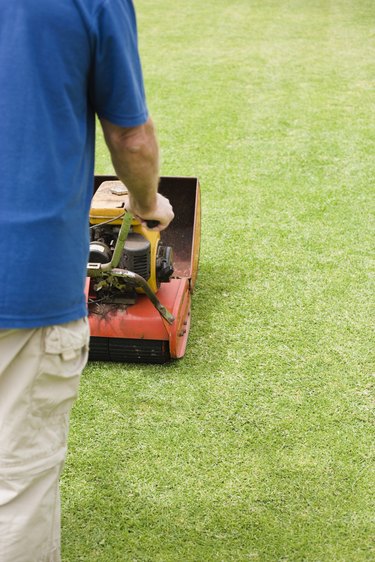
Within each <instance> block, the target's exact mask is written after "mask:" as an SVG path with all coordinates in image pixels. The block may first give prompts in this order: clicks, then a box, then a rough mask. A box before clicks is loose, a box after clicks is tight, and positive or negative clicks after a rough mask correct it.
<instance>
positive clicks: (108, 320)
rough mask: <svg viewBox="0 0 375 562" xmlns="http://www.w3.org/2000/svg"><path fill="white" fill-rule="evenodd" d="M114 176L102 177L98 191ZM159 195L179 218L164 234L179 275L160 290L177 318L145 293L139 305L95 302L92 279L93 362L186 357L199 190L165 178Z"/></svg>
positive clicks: (162, 299) (186, 181) (187, 181)
mask: <svg viewBox="0 0 375 562" xmlns="http://www.w3.org/2000/svg"><path fill="white" fill-rule="evenodd" d="M113 179H116V178H115V177H113V176H97V177H96V178H95V189H97V188H98V187H99V185H100V184H101V183H102V182H104V181H107V180H113ZM159 191H160V193H162V194H163V195H165V196H166V197H167V198H168V199H169V200H170V202H171V204H172V206H173V209H174V212H175V219H174V220H173V221H172V223H171V224H170V226H169V227H168V229H167V230H165V231H162V233H161V238H162V240H163V242H165V243H166V244H168V245H170V246H171V247H172V248H173V253H174V261H173V264H174V274H173V278H172V279H171V280H170V281H169V282H168V283H161V285H160V288H159V290H158V291H157V297H158V299H159V300H160V302H161V303H162V304H163V305H164V306H165V307H166V308H167V309H168V310H169V311H170V312H171V313H172V314H173V316H174V317H175V321H174V322H173V323H172V324H169V323H168V322H167V321H166V320H165V319H164V318H162V316H161V315H160V313H159V312H158V311H157V310H156V308H155V307H154V305H153V304H152V303H151V301H150V300H149V298H148V297H147V296H146V295H142V294H139V295H137V299H136V302H135V303H134V304H120V303H113V304H101V303H100V301H98V302H97V303H96V302H92V301H91V299H90V282H91V280H90V278H88V279H87V285H86V293H87V299H88V303H89V304H88V308H89V322H90V329H91V341H90V356H89V359H90V360H92V361H119V362H137V363H165V362H167V361H169V360H170V359H175V358H181V357H183V355H184V353H185V350H186V344H187V339H188V334H189V328H190V318H191V293H192V291H193V288H194V285H195V281H196V277H197V272H198V271H197V270H198V259H199V245H200V189H199V182H198V180H197V179H196V178H178V177H163V178H161V183H160V187H159Z"/></svg>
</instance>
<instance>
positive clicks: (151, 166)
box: [102, 119, 159, 214]
mask: <svg viewBox="0 0 375 562" xmlns="http://www.w3.org/2000/svg"><path fill="white" fill-rule="evenodd" d="M102 125H103V130H104V135H105V139H106V142H107V145H108V148H109V150H110V154H111V158H112V163H113V167H114V169H115V171H116V174H117V175H118V177H119V179H120V180H121V181H122V182H123V183H124V184H125V185H126V186H127V188H128V190H129V195H130V204H131V206H132V207H136V210H137V212H138V213H140V214H141V213H142V212H143V214H146V213H147V212H149V211H151V210H152V209H153V208H154V206H155V202H156V194H157V189H158V183H159V147H158V142H157V138H156V134H155V129H154V125H153V123H152V120H151V119H149V120H148V121H147V123H145V124H144V125H142V126H140V127H134V128H129V129H121V128H120V127H116V126H113V125H111V124H109V123H108V122H105V121H104V120H102Z"/></svg>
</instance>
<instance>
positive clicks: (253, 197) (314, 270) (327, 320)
mask: <svg viewBox="0 0 375 562" xmlns="http://www.w3.org/2000/svg"><path fill="white" fill-rule="evenodd" d="M135 4H136V8H137V12H138V24H139V41H140V50H141V54H142V59H143V66H144V73H145V82H146V90H147V95H148V102H149V107H150V111H151V113H152V115H153V117H154V119H155V121H156V123H157V126H158V131H159V139H160V144H161V150H162V174H163V175H177V176H197V177H199V179H200V182H201V186H202V217H203V225H202V246H201V261H200V271H199V277H198V284H197V289H196V292H195V294H194V299H193V313H192V317H193V321H192V328H191V332H190V339H189V345H188V350H187V353H186V356H185V358H184V359H183V360H181V361H178V362H174V363H172V364H169V365H166V366H157V367H154V366H144V365H141V366H134V365H122V364H100V363H93V364H89V365H88V367H87V369H86V370H85V372H84V374H83V377H82V384H81V391H80V397H79V400H78V402H77V404H76V406H75V408H74V411H73V416H72V422H71V434H70V449H69V456H68V460H67V464H66V469H65V472H64V476H63V561H64V562H79V561H85V562H94V561H98V562H99V561H100V562H211V561H212V562H231V561H234V562H245V561H252V560H258V561H288V562H289V561H309V562H312V561H316V562H318V561H324V562H331V561H340V562H357V561H365V560H366V561H367V560H374V559H375V550H374V538H375V533H374V524H373V521H374V518H373V516H374V501H373V497H374V473H373V467H374V445H373V440H374V431H373V427H374V426H373V414H374V392H373V390H374V386H373V385H374V372H375V368H374V355H373V350H374V331H373V326H374V324H373V322H374V302H373V297H374V276H373V275H374V268H373V262H372V258H373V250H374V221H373V216H374V215H373V212H374V184H375V181H374V180H375V178H374V175H375V174H374V167H375V133H374V127H375V105H374V104H375V96H374V85H375V80H374V78H375V64H374V61H375V3H374V0H236V1H233V2H228V1H226V0H205V1H201V0H190V1H189V2H183V1H176V0H164V1H156V0H137V1H136V2H135ZM96 170H97V172H98V173H108V172H109V173H111V172H112V168H111V164H110V159H109V157H108V154H107V150H106V148H105V145H104V142H103V140H102V137H101V135H100V134H99V135H98V149H97V163H96Z"/></svg>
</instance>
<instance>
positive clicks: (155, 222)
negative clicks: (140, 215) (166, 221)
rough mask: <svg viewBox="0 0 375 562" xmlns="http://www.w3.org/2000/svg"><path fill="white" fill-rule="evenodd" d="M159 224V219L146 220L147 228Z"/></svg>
mask: <svg viewBox="0 0 375 562" xmlns="http://www.w3.org/2000/svg"><path fill="white" fill-rule="evenodd" d="M159 224H160V223H159V221H146V225H147V228H155V227H156V226H159Z"/></svg>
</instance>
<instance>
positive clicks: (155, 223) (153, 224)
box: [126, 193, 174, 231]
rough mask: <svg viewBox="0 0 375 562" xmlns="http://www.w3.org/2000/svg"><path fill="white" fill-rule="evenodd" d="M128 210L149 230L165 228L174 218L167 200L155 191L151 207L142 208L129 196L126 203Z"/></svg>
mask: <svg viewBox="0 0 375 562" xmlns="http://www.w3.org/2000/svg"><path fill="white" fill-rule="evenodd" d="M126 208H127V210H128V211H130V212H131V213H133V215H134V217H135V218H137V219H138V220H139V221H140V222H141V223H142V224H143V226H145V227H146V228H149V229H150V230H156V231H161V230H165V229H166V228H167V227H168V225H169V224H170V223H171V222H172V220H173V218H174V212H173V209H172V205H171V204H170V202H169V200H168V199H167V198H166V197H164V196H163V195H161V194H160V193H157V195H156V201H155V204H154V207H153V208H152V209H143V208H141V206H139V205H138V204H137V202H136V201H135V200H134V199H133V198H129V203H128V204H127V205H126Z"/></svg>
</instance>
